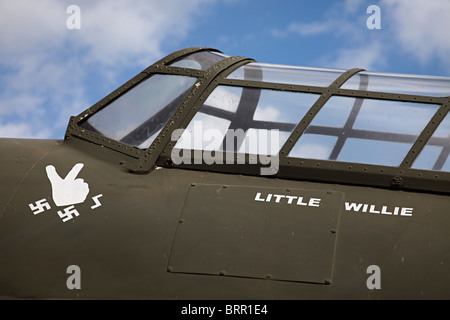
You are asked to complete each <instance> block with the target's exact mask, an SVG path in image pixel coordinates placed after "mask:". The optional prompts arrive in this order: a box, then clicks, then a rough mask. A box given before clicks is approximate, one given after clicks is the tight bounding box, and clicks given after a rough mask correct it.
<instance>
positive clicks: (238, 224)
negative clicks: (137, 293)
mask: <svg viewBox="0 0 450 320" xmlns="http://www.w3.org/2000/svg"><path fill="white" fill-rule="evenodd" d="M342 199H343V193H341V192H336V191H324V190H304V189H286V188H265V187H258V186H225V185H204V184H193V185H191V187H190V189H189V193H188V196H187V198H186V201H185V204H184V207H183V211H182V213H181V216H180V221H179V224H178V226H177V230H176V233H175V237H174V241H173V245H172V250H171V253H170V258H169V267H168V270H169V271H170V272H177V273H192V274H205V275H223V276H235V277H248V278H264V279H272V280H283V281H294V282H310V283H323V284H327V283H329V282H330V281H331V276H332V270H333V260H334V252H335V244H336V236H337V230H338V221H339V216H340V211H341V208H342V205H341V204H342Z"/></svg>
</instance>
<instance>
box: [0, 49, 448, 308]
mask: <svg viewBox="0 0 450 320" xmlns="http://www.w3.org/2000/svg"><path fill="white" fill-rule="evenodd" d="M180 59H181V60H180ZM286 70H290V73H285V72H286ZM359 73H361V74H359ZM294 75H295V77H294ZM285 76H286V78H287V80H289V81H291V82H292V84H290V83H281V84H280V83H278V82H277V81H279V80H280V79H281V80H283V81H284V80H285V79H284V77H285ZM315 76H318V78H317V79H319V80H318V81H319V82H317V81H316V80H315V79H316V78H315ZM355 77H356V78H355ZM383 77H385V76H383ZM386 77H387V80H386V79H384V78H383V81H392V82H393V83H394V84H396V81H397V80H396V79H397V77H395V76H386ZM323 79H325V80H323ZM330 79H331V80H330ZM354 79H356V81H353V80H354ZM377 79H378V78H377V76H374V75H372V74H370V73H362V70H361V69H352V70H350V71H346V72H343V71H342V72H341V71H337V70H331V71H330V70H325V71H324V70H319V69H317V70H316V69H311V68H297V67H295V68H294V67H293V68H291V69H289V68H287V67H277V66H274V65H263V64H257V63H253V60H251V59H247V58H241V57H237V58H236V57H228V56H225V55H223V54H221V53H218V52H217V51H216V50H213V49H208V48H189V49H186V50H181V51H180V52H176V53H174V54H172V55H169V56H168V57H166V58H164V59H162V60H160V61H159V62H157V63H155V65H153V66H151V67H149V68H148V69H146V70H144V71H143V72H142V73H140V74H139V75H137V76H136V77H135V78H133V79H132V80H130V81H129V82H127V83H126V84H124V85H123V86H122V87H120V88H119V89H118V90H115V91H114V92H113V93H111V94H110V95H109V96H107V97H105V98H104V99H102V100H101V101H99V102H98V103H97V104H95V105H94V106H92V107H91V108H89V109H87V110H86V111H84V112H82V113H81V114H80V115H78V116H76V117H72V118H71V119H70V121H69V125H68V129H67V132H66V135H65V137H64V139H61V140H33V139H0V154H1V156H0V172H1V174H0V298H3V299H224V300H229V299H249V300H259V299H261V300H271V299H289V300H291V299H449V298H450V268H449V266H450V232H449V230H450V215H449V214H450V211H449V208H450V198H449V193H450V184H449V183H450V178H449V175H450V174H449V172H448V170H449V163H450V162H449V160H448V154H449V152H450V144H449V143H448V141H449V140H448V139H447V138H446V137H445V135H448V128H449V127H450V125H449V124H450V116H447V114H448V110H449V109H450V100H449V98H448V97H447V96H445V94H447V92H445V93H444V95H443V96H438V97H429V96H427V95H426V94H425V93H424V92H422V91H421V92H419V93H417V95H413V94H411V93H406V94H403V93H400V94H397V93H392V92H387V93H380V92H378V91H376V90H375V89H376V88H377V87H376V85H377V81H378V80H377ZM414 79H415V78H414ZM414 79H412V80H411V81H415V80H414ZM281 80H280V82H282V81H281ZM302 81H307V83H306V84H304V83H303V82H302ZM308 81H315V82H313V83H312V84H310V83H309V82H308ZM320 81H326V82H325V83H321V82H320ZM427 81H428V82H427ZM436 82H439V83H441V82H442V83H444V84H448V83H450V82H449V80H448V79H441V78H439V79H435V78H433V79H431V78H430V79H428V78H427V79H426V81H425V82H423V83H424V85H423V86H420V87H414V89H417V90H422V89H420V88H427V83H431V84H435V83H436ZM421 83H422V82H421ZM423 83H422V84H423ZM347 84H348V86H347V87H345V86H346V85H347ZM371 84H373V85H374V86H375V89H373V90H372V91H370V88H371V87H370V85H371ZM353 85H357V86H358V87H357V88H356V89H354V88H353V87H351V86H353ZM444 87H445V86H440V87H439V86H438V88H444ZM398 88H399V87H395V86H394V89H395V90H397V89H398ZM400 89H403V88H402V87H400ZM447 95H448V94H447ZM399 110H400V111H399ZM410 113H412V115H410ZM417 115H419V116H420V117H419V116H417ZM392 119H394V120H395V121H393V120H392ZM397 119H401V120H402V121H403V120H405V119H410V121H411V122H410V123H407V124H406V125H400V124H399V123H400V122H398V121H397ZM405 121H406V120H405ZM192 123H193V125H192ZM199 124H200V125H201V126H199ZM199 127H202V128H203V129H204V130H205V131H203V132H201V133H202V134H200V135H196V134H195V133H196V129H195V128H199ZM191 128H194V130H191ZM179 129H181V132H178V133H177V134H175V132H177V130H179ZM227 129H228V131H233V133H236V132H242V136H240V137H238V136H235V137H233V139H236V140H237V141H240V142H241V144H240V145H239V144H238V145H235V146H234V149H232V150H225V149H224V146H225V145H226V144H227V143H228V142H230V140H227V137H226V134H225V132H226V130H227ZM189 130H191V131H189ZM208 130H209V131H208ZM185 132H187V133H190V134H188V135H186V134H185ZM266 133H269V134H267V135H264V134H266ZM251 134H253V135H251ZM194 136H196V137H201V139H200V140H191V139H196V138H194ZM186 137H188V139H187V138H186ZM205 137H206V138H207V139H208V140H207V141H202V139H205ZM211 137H215V140H214V139H212V138H211ZM252 137H256V138H261V137H263V138H264V139H263V141H265V142H267V141H271V142H276V145H275V146H274V144H273V143H271V145H270V146H269V148H265V149H264V151H261V149H258V146H260V145H255V144H251V143H250V144H247V145H246V144H245V141H247V140H246V139H250V138H252ZM222 139H223V140H222ZM233 141H235V140H233ZM257 142H259V143H260V142H261V140H260V141H257ZM244 147H248V148H249V149H247V151H246V150H244ZM177 148H179V149H180V150H184V152H178V151H177V150H178V149H177ZM191 151H192V152H191ZM195 151H201V152H199V153H197V154H200V156H201V157H202V159H200V161H186V162H185V163H183V162H179V161H178V160H180V159H182V158H176V156H177V155H184V156H186V157H187V158H184V159H185V160H186V159H191V158H190V157H191V156H192V157H193V158H192V160H199V159H194V158H195V156H196V152H195ZM229 156H231V158H230V157H229ZM241 156H242V157H241ZM220 157H222V158H223V159H232V160H234V161H232V162H230V163H225V162H220V161H218V159H220ZM351 157H353V158H351ZM211 160H214V161H211ZM240 160H242V162H240ZM256 160H258V161H256ZM261 160H264V161H265V160H271V162H268V161H266V162H264V163H262V162H263V161H261ZM275 160H276V161H275ZM217 162H220V163H217ZM268 167H270V168H268ZM263 169H265V170H263ZM186 307H187V306H186ZM189 307H190V306H189ZM205 310H206V309H205ZM188 311H189V310H186V312H188Z"/></svg>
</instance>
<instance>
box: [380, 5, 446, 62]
mask: <svg viewBox="0 0 450 320" xmlns="http://www.w3.org/2000/svg"><path fill="white" fill-rule="evenodd" d="M381 6H382V9H383V14H385V16H384V17H383V20H385V21H387V22H389V23H390V26H391V28H392V30H393V33H392V36H393V39H392V41H396V42H397V43H398V44H399V46H400V48H401V49H402V50H404V51H405V52H407V53H408V54H412V55H414V56H415V57H417V58H418V59H419V61H420V62H422V63H427V62H430V61H431V60H433V59H436V58H437V59H440V60H441V61H443V62H444V63H446V64H447V65H449V67H450V60H449V57H450V36H449V35H448V31H449V30H450V1H448V0H428V1H423V0H383V1H382V2H381Z"/></svg>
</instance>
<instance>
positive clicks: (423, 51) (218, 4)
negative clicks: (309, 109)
mask: <svg viewBox="0 0 450 320" xmlns="http://www.w3.org/2000/svg"><path fill="white" fill-rule="evenodd" d="M74 6H75V7H74ZM373 6H376V7H375V8H377V9H376V10H374V7H373ZM74 8H75V9H74ZM0 30H1V31H0V137H14V138H33V139H63V138H64V133H65V130H66V127H67V123H68V121H69V118H70V116H74V115H78V114H79V113H81V112H82V111H83V110H85V109H87V108H89V107H90V106H92V105H93V104H95V103H96V102H97V101H98V100H100V99H102V98H103V97H104V96H106V95H108V94H109V93H110V92H112V91H113V90H114V89H116V88H118V87H120V86H121V85H122V84H123V83H125V82H126V81H128V80H129V79H131V78H132V77H134V76H135V75H136V74H138V73H139V72H141V71H142V70H143V69H145V68H147V67H148V66H150V65H151V64H153V63H154V62H156V61H157V60H159V59H161V58H162V57H164V56H166V55H167V54H169V53H171V52H173V51H176V50H179V49H183V48H187V47H197V46H201V47H213V48H217V49H219V50H220V51H222V52H223V53H225V54H227V55H233V56H234V55H236V56H246V57H250V58H253V59H255V60H256V61H258V62H264V63H276V64H285V65H295V66H309V67H321V68H338V69H350V68H356V67H357V68H364V69H366V70H368V71H375V72H391V73H408V74H420V75H436V76H450V36H449V34H448V31H449V30H450V0H427V1H423V0H379V1H376V0H338V1H328V0H321V1H303V0H280V1H274V0H270V1H269V0H164V1H161V0H78V1H77V0H39V1H36V0H0Z"/></svg>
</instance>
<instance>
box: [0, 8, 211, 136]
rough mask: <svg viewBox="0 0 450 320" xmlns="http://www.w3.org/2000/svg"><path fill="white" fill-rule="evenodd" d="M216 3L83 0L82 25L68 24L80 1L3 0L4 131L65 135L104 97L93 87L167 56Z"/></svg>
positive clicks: (0, 103) (0, 73)
mask: <svg viewBox="0 0 450 320" xmlns="http://www.w3.org/2000/svg"><path fill="white" fill-rule="evenodd" d="M213 1H214V0H191V1H189V4H188V5H187V3H186V1H183V0H167V1H156V0H153V1H145V0H134V1H132V2H129V1H128V2H126V1H121V0H98V1H88V0H79V1H77V2H76V5H78V6H79V8H80V18H81V29H79V30H76V29H75V30H69V29H68V28H67V25H66V20H67V19H68V18H69V17H70V14H68V13H67V12H66V10H67V7H68V6H69V5H72V4H73V3H72V1H69V0H60V1H58V0H40V1H29V0H4V1H0V12H1V14H2V18H1V19H0V28H1V30H3V31H2V32H1V33H0V84H1V89H0V124H1V127H0V136H8V137H10V136H13V135H16V136H17V137H20V138H32V137H47V138H62V134H63V132H64V128H65V127H66V125H67V121H68V119H69V116H70V115H76V114H78V113H79V112H81V111H82V110H84V109H86V108H88V107H89V106H90V104H92V103H94V102H96V101H90V100H92V91H93V88H97V87H98V88H99V89H100V90H112V89H114V88H115V87H117V86H118V85H120V84H121V83H118V79H117V78H118V77H119V75H120V74H121V72H123V71H124V70H126V68H132V69H133V70H134V69H136V70H138V71H140V70H142V69H144V68H145V67H147V66H148V65H150V64H151V63H153V62H154V61H156V60H157V59H159V58H161V57H162V56H164V55H165V54H166V53H165V52H164V49H163V46H164V45H167V44H170V45H172V46H173V45H174V44H176V43H177V41H180V40H182V39H183V38H184V37H186V35H187V34H188V32H189V30H190V29H191V28H192V27H193V24H194V21H195V20H194V17H195V16H196V15H197V14H198V15H200V14H201V13H202V11H200V10H201V9H202V6H204V5H205V4H208V3H212V2H213ZM133 75H134V74H132V75H131V76H133ZM125 80H128V79H125ZM122 81H123V80H120V82H122ZM89 92H90V96H89ZM107 93H108V92H106V93H104V94H107ZM102 95H103V93H102ZM100 98H101V96H97V97H96V98H95V99H100Z"/></svg>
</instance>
